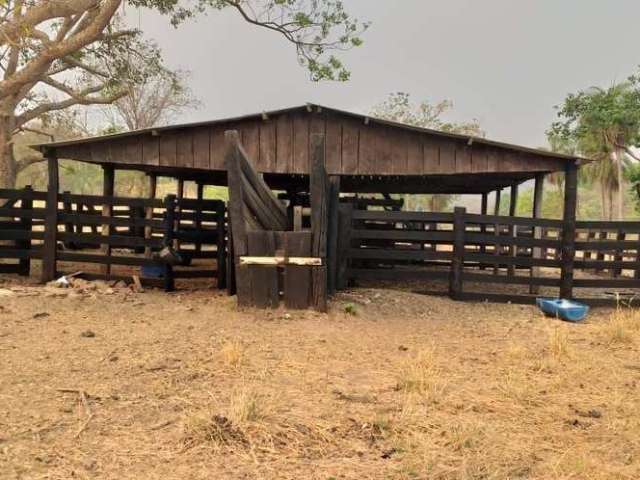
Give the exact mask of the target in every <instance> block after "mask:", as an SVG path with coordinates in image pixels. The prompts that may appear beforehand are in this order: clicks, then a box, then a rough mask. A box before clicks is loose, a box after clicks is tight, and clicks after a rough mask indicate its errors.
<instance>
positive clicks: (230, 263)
mask: <svg viewBox="0 0 640 480" xmlns="http://www.w3.org/2000/svg"><path fill="white" fill-rule="evenodd" d="M227 211H228V209H227ZM225 267H226V269H227V280H226V282H227V295H229V296H232V295H235V294H236V264H235V256H234V253H233V232H232V231H231V221H228V222H227V262H226V265H225Z"/></svg>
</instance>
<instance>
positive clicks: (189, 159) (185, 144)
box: [176, 129, 195, 168]
mask: <svg viewBox="0 0 640 480" xmlns="http://www.w3.org/2000/svg"><path fill="white" fill-rule="evenodd" d="M193 133H194V132H193V130H192V129H185V130H181V131H179V132H178V134H177V141H176V166H178V167H181V168H193V167H194V158H195V157H194V150H193Z"/></svg>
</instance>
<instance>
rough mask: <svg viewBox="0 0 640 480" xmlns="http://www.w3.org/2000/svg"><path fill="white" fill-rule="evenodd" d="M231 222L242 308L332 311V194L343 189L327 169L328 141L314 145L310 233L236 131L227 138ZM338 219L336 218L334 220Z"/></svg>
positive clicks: (314, 141) (318, 140) (317, 140)
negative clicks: (264, 175) (267, 179)
mask: <svg viewBox="0 0 640 480" xmlns="http://www.w3.org/2000/svg"><path fill="white" fill-rule="evenodd" d="M226 139H227V154H226V165H227V171H228V175H229V182H228V183H229V217H230V224H231V239H232V240H231V243H232V248H233V262H234V265H235V268H234V272H235V287H236V288H235V292H236V293H237V296H238V304H239V305H245V306H255V307H276V306H278V305H279V303H280V298H281V297H283V298H284V303H285V305H286V306H287V307H288V308H299V309H302V308H308V307H313V308H315V309H317V310H319V311H326V309H327V288H328V283H327V282H328V280H327V268H328V263H330V262H328V257H329V256H328V248H330V247H328V232H329V227H330V226H329V208H330V206H331V205H334V204H335V203H337V202H332V201H331V199H330V198H329V196H330V195H329V193H330V192H333V195H334V196H335V197H337V195H338V188H337V187H336V186H335V182H334V183H333V185H334V186H333V187H331V185H332V182H330V180H329V178H328V176H327V174H326V171H325V167H324V155H325V150H324V136H323V135H313V136H312V139H311V143H312V145H311V159H312V162H313V163H312V170H311V176H310V188H309V193H310V202H311V229H310V230H298V231H293V227H294V225H296V226H297V227H298V228H301V225H302V222H296V221H291V220H290V219H289V217H288V215H287V211H286V209H285V207H284V205H283V204H282V203H281V202H280V201H279V200H278V198H277V196H276V195H275V194H274V193H273V192H272V191H271V190H270V188H269V187H268V186H267V184H266V183H265V182H264V180H263V179H262V177H261V176H260V175H259V174H258V173H257V172H256V170H255V169H254V167H253V165H252V163H251V161H250V159H249V158H248V156H247V154H246V152H245V151H244V149H243V147H242V145H241V144H240V140H239V136H238V133H237V132H236V131H228V132H226ZM335 218H336V219H337V215H335Z"/></svg>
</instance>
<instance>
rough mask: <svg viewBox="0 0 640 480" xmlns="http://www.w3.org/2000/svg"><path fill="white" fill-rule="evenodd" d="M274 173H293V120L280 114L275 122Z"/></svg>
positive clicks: (289, 116) (286, 115)
mask: <svg viewBox="0 0 640 480" xmlns="http://www.w3.org/2000/svg"><path fill="white" fill-rule="evenodd" d="M276 133H277V142H276V151H277V159H276V172H278V173H287V172H293V138H294V137H293V118H292V117H291V115H289V114H281V115H279V116H278V119H277V120H276Z"/></svg>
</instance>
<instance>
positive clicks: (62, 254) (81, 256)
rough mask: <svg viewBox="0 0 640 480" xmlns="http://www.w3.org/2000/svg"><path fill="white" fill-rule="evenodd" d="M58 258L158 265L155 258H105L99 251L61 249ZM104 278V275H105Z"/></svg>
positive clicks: (138, 265) (118, 263)
mask: <svg viewBox="0 0 640 480" xmlns="http://www.w3.org/2000/svg"><path fill="white" fill-rule="evenodd" d="M58 260H59V261H62V262H74V263H95V264H104V263H106V262H109V263H110V264H112V265H126V266H133V267H136V266H137V267H141V266H144V265H158V261H157V260H153V259H151V258H145V257H131V256H125V255H122V256H121V255H113V256H112V257H111V258H107V257H105V256H104V255H101V254H99V253H97V254H92V253H76V252H69V251H62V252H59V253H58ZM105 278H106V276H105Z"/></svg>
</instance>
